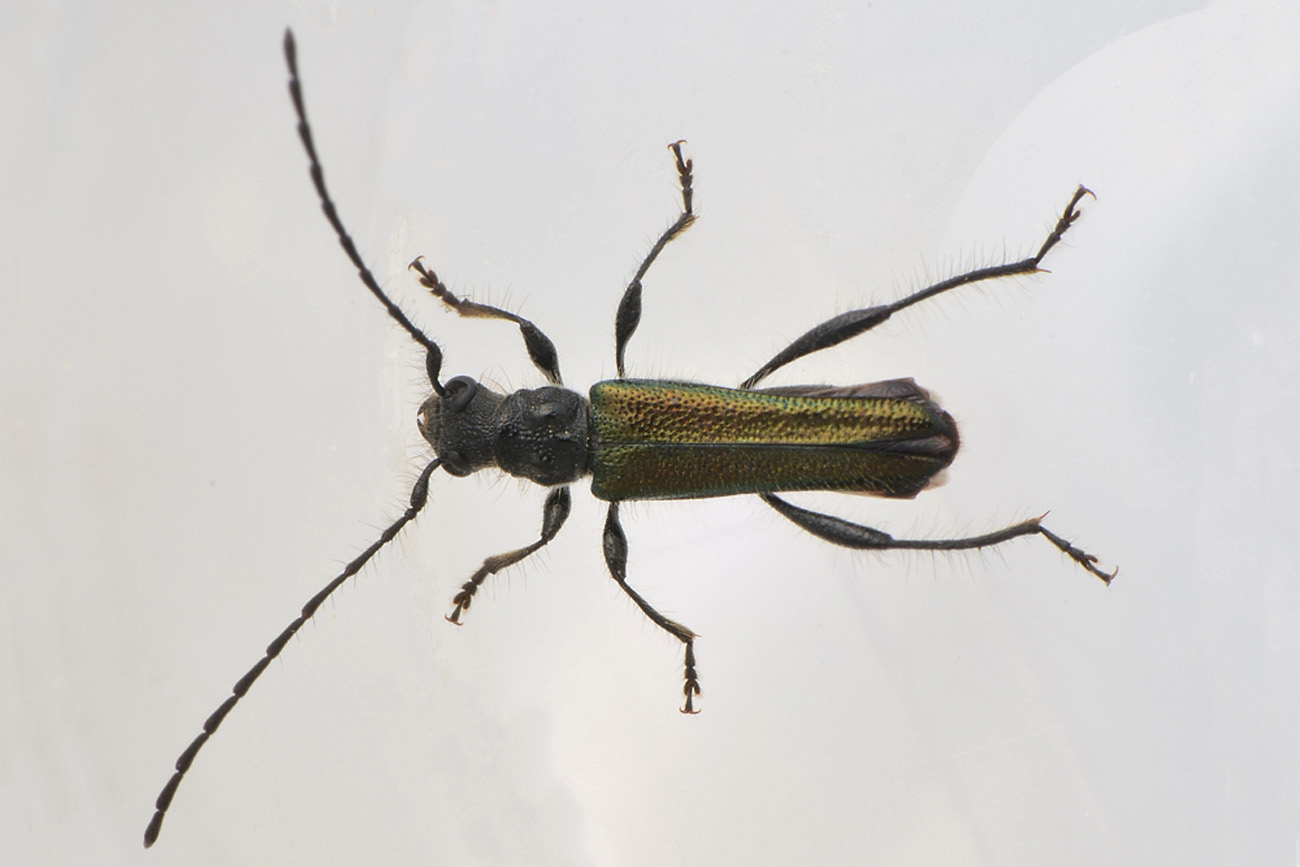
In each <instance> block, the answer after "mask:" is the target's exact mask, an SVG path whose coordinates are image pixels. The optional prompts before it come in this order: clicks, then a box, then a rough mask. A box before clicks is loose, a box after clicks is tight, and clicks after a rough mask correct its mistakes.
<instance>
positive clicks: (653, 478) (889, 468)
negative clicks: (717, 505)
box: [589, 379, 957, 502]
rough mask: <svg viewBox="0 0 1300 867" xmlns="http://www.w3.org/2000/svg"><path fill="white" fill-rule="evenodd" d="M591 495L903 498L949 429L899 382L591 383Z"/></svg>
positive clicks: (924, 480)
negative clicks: (762, 385) (754, 385)
mask: <svg viewBox="0 0 1300 867" xmlns="http://www.w3.org/2000/svg"><path fill="white" fill-rule="evenodd" d="M590 403H591V430H590V434H589V436H590V442H591V492H592V493H593V494H595V495H596V496H597V497H599V498H600V499H602V500H609V501H613V502H617V501H619V500H647V499H687V498H695V497H724V496H728V495H731V494H758V493H777V492H781V491H849V492H853V493H859V494H877V495H879V496H883V497H914V496H916V494H917V493H918V492H920V491H922V490H924V489H925V487H926V486H927V485H928V484H929V482H930V480H931V479H932V478H933V476H934V475H935V474H936V473H938V472H939V471H940V470H942V469H943V468H944V467H946V466H948V464H950V463H951V462H952V459H953V457H954V456H955V455H956V453H957V426H956V424H955V423H954V422H953V420H952V416H950V415H948V413H946V412H944V411H943V410H942V409H940V408H939V407H938V406H937V405H936V404H935V403H934V401H933V400H931V399H930V396H929V394H927V393H926V392H925V391H924V390H923V389H921V388H919V387H918V386H917V385H916V383H914V382H912V380H910V379H901V380H892V381H890V382H878V383H872V384H870V385H860V386H849V387H846V388H836V387H830V386H803V387H795V388H775V389H760V390H750V389H735V388H721V387H719V386H715V385H698V384H695V383H689V382H667V381H664V380H646V379H616V380H609V381H606V382H598V383H596V385H594V386H592V389H591V393H590Z"/></svg>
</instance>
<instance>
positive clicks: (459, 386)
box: [447, 376, 478, 412]
mask: <svg viewBox="0 0 1300 867" xmlns="http://www.w3.org/2000/svg"><path fill="white" fill-rule="evenodd" d="M447 394H448V395H449V397H448V398H447V409H449V410H451V411H452V412H460V411H462V410H463V409H465V407H467V406H469V402H470V401H471V400H473V399H474V395H476V394H478V382H477V381H475V380H473V379H470V378H469V377H468V376H458V377H456V378H455V379H453V380H451V381H450V382H448V383H447Z"/></svg>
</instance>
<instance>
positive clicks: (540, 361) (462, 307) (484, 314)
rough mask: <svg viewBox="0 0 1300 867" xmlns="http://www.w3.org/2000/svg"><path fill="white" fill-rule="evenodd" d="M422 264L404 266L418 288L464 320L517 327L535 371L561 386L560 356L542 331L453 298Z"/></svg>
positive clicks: (418, 258)
mask: <svg viewBox="0 0 1300 867" xmlns="http://www.w3.org/2000/svg"><path fill="white" fill-rule="evenodd" d="M423 260H424V257H423V256H416V257H415V261H414V262H412V263H411V264H410V265H407V266H406V267H407V269H408V270H414V271H416V272H417V273H419V275H420V285H421V286H423V287H425V288H426V289H428V290H429V291H431V292H432V293H433V295H434V297H436V298H438V299H439V300H441V301H442V303H443V304H446V305H447V306H448V307H450V308H451V309H452V310H455V311H456V313H458V314H459V315H461V316H464V317H466V318H467V319H504V320H506V321H507V322H513V323H515V324H516V325H518V326H519V333H520V334H522V335H523V336H524V348H526V349H527V350H528V357H529V358H531V359H532V360H533V364H535V365H537V369H538V370H540V371H541V372H542V373H544V374H546V378H547V379H549V380H550V381H551V382H553V383H554V384H556V385H563V384H564V380H563V379H561V378H560V356H559V353H557V352H556V351H555V344H554V343H552V342H551V338H549V337H547V336H546V335H545V334H543V333H542V329H540V328H538V327H537V326H536V325H534V324H533V323H532V322H530V321H529V320H527V319H525V318H524V317H522V316H520V315H519V314H518V313H511V312H510V311H509V310H502V309H501V308H500V307H493V306H492V305H490V304H480V303H478V302H477V301H470V300H469V299H468V298H458V297H456V296H455V295H453V294H452V293H451V290H450V289H448V288H447V285H446V284H445V283H443V282H442V281H441V280H439V279H438V275H437V274H436V273H434V272H433V271H430V270H429V269H428V268H426V267H424V261H423Z"/></svg>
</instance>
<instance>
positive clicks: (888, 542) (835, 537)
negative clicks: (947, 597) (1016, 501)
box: [759, 494, 1119, 584]
mask: <svg viewBox="0 0 1300 867" xmlns="http://www.w3.org/2000/svg"><path fill="white" fill-rule="evenodd" d="M759 496H760V497H762V499H763V502H765V503H767V504H768V505H769V506H771V507H772V508H773V509H776V510H777V511H778V512H780V513H781V515H782V516H784V517H786V518H788V519H789V520H790V521H792V522H794V523H795V524H797V525H798V526H799V527H801V528H803V529H805V530H807V531H808V532H809V533H812V534H813V535H814V536H816V537H817V538H819V539H825V540H826V541H827V542H830V543H831V544H833V545H840V546H843V547H845V548H871V549H874V550H877V551H889V550H898V549H903V548H910V549H913V550H922V551H960V550H964V549H968V548H991V547H993V546H994V545H1001V544H1002V543H1003V542H1007V541H1010V540H1011V539H1015V538H1017V537H1019V536H1033V535H1035V534H1037V535H1040V536H1042V537H1043V538H1045V539H1047V541H1049V542H1051V543H1052V544H1053V545H1055V546H1056V547H1057V548H1058V549H1060V551H1061V553H1062V554H1065V555H1066V556H1067V557H1069V558H1070V559H1071V560H1073V561H1074V562H1076V563H1078V564H1079V565H1080V566H1082V567H1083V568H1084V569H1087V570H1088V571H1089V572H1091V573H1092V574H1093V575H1096V576H1097V577H1098V578H1100V579H1101V580H1102V581H1104V582H1105V583H1107V584H1109V583H1110V581H1111V579H1112V578H1114V577H1115V576H1116V575H1117V574H1119V569H1118V568H1117V569H1115V571H1114V572H1104V571H1102V570H1101V569H1100V568H1098V566H1097V558H1096V557H1094V556H1093V555H1092V554H1089V553H1087V552H1086V551H1081V550H1080V549H1078V548H1076V547H1074V546H1073V545H1071V544H1070V543H1069V542H1068V541H1066V540H1065V539H1063V538H1061V537H1060V536H1058V535H1056V534H1055V533H1053V532H1052V531H1051V530H1049V529H1047V528H1046V527H1044V526H1043V523H1042V521H1043V518H1042V517H1038V518H1033V519H1030V520H1028V521H1022V522H1020V523H1019V524H1014V525H1012V526H1010V527H1005V528H1003V529H1001V530H997V531H995V532H993V533H985V534H984V535H982V536H967V537H965V538H961V539H895V538H894V537H893V536H891V535H889V534H888V533H885V532H882V531H880V530H876V529H873V528H871V527H867V526H864V525H862V524H854V523H853V522H851V521H846V520H844V519H843V518H837V517H835V516H834V515H826V514H823V513H822V512H813V511H810V510H808V509H801V508H799V507H798V506H794V505H791V504H790V503H787V502H786V501H785V500H783V499H781V498H780V497H777V496H775V495H773V494H759Z"/></svg>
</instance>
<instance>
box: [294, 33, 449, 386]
mask: <svg viewBox="0 0 1300 867" xmlns="http://www.w3.org/2000/svg"><path fill="white" fill-rule="evenodd" d="M284 59H285V62H286V63H288V64H289V96H291V97H292V98H293V108H294V111H296V112H297V113H298V137H299V138H301V139H302V146H303V148H304V149H305V150H306V151H307V159H308V160H309V161H310V162H311V182H312V183H313V184H315V185H316V194H317V195H318V196H320V206H321V210H322V211H324V212H325V219H327V220H329V222H330V225H331V226H333V227H334V234H335V235H337V236H338V239H339V246H340V247H342V248H343V252H344V253H347V254H348V258H349V259H351V260H352V264H353V265H355V266H356V269H357V276H358V277H360V278H361V282H362V283H364V284H365V286H366V288H367V289H369V290H370V294H371V295H374V296H375V297H376V298H377V299H379V303H380V304H382V305H384V309H385V310H387V311H388V315H389V316H391V317H393V319H394V320H396V321H397V324H398V325H400V326H402V327H403V328H405V329H406V333H407V334H409V335H411V338H412V339H413V340H415V342H416V343H418V344H420V345H421V346H423V347H424V348H425V351H426V352H427V353H428V355H427V357H426V363H425V367H426V368H427V370H428V372H429V380H430V382H431V383H432V384H433V390H434V391H436V392H437V393H438V395H439V396H441V395H442V394H443V389H442V383H440V382H439V381H438V372H439V371H440V370H441V369H442V349H441V348H439V346H438V344H437V343H435V342H434V341H433V340H431V339H430V338H429V337H428V336H426V335H425V333H424V332H423V331H421V330H420V329H419V328H417V327H416V326H415V324H414V323H412V322H411V320H410V319H407V318H406V314H405V313H403V312H402V308H400V307H398V306H397V304H396V303H394V301H393V299H391V298H389V297H388V295H387V294H386V293H385V292H384V290H383V289H380V288H379V284H378V283H377V282H376V281H375V277H374V275H373V274H371V273H370V269H369V268H367V267H366V263H365V262H364V261H363V260H362V258H361V254H360V253H358V252H357V245H356V244H355V243H353V241H352V236H351V235H349V234H348V230H347V229H345V228H343V221H342V220H340V219H339V214H338V209H337V208H335V207H334V200H333V199H332V198H330V194H329V190H328V189H327V188H326V186H325V170H324V169H323V168H321V164H320V159H319V158H318V157H317V156H316V143H315V141H314V140H313V139H312V135H311V124H309V123H308V122H307V106H306V104H305V103H304V102H303V98H302V82H301V81H299V79H298V48H297V46H296V45H295V44H294V41H293V31H292V30H285V31H284Z"/></svg>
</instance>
